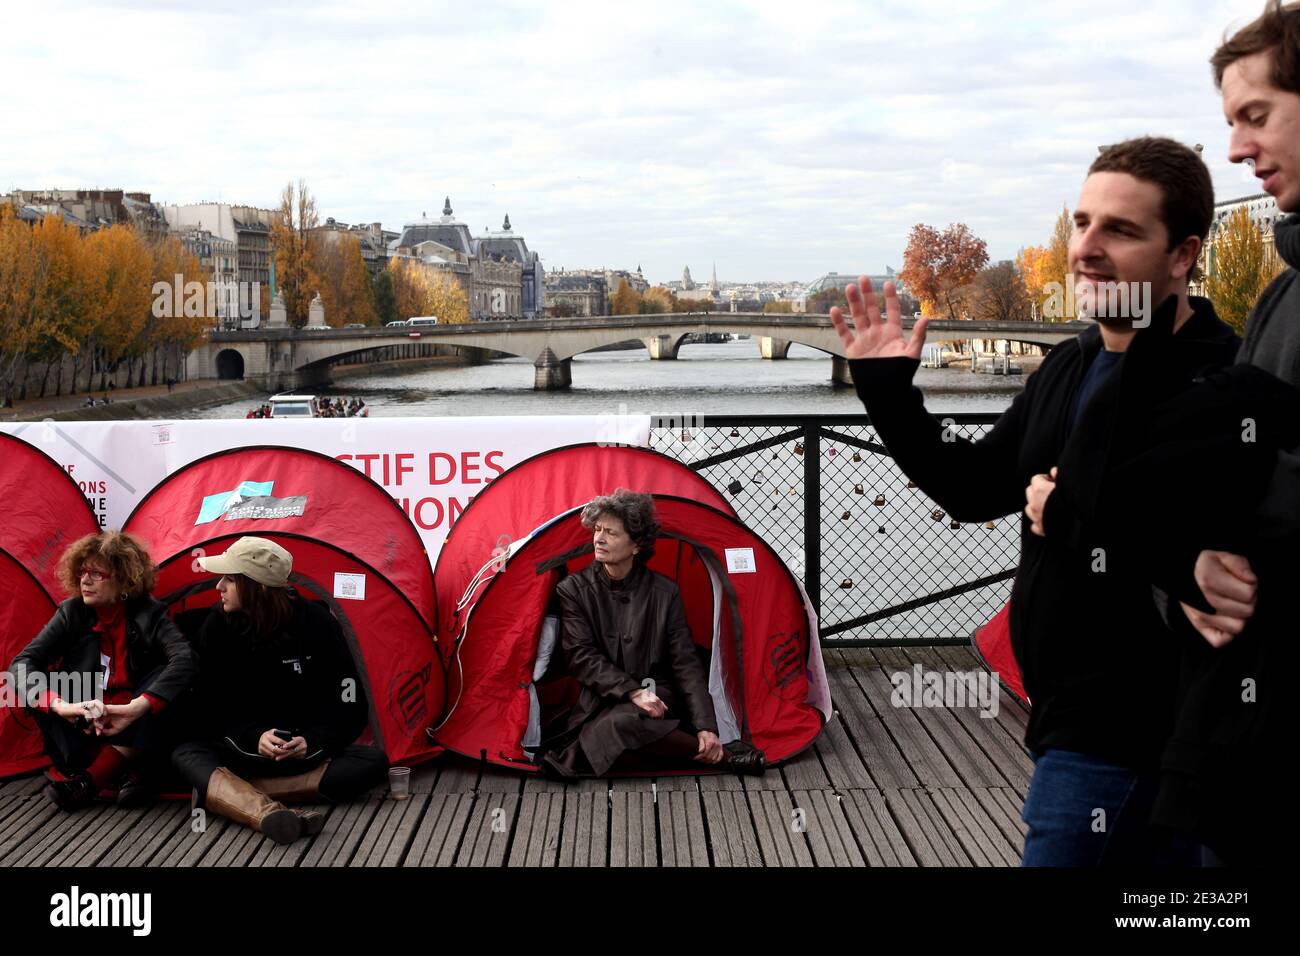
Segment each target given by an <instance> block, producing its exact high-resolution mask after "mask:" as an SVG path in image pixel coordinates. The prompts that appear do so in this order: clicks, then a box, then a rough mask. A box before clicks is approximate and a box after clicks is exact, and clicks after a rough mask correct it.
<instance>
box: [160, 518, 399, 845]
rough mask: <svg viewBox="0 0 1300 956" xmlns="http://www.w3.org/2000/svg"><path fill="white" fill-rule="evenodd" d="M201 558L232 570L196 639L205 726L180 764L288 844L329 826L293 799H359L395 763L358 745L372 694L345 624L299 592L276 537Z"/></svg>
mask: <svg viewBox="0 0 1300 956" xmlns="http://www.w3.org/2000/svg"><path fill="white" fill-rule="evenodd" d="M199 565H200V566H201V567H202V568H203V569H204V570H206V571H211V572H213V573H216V574H220V575H221V577H220V578H219V579H218V581H217V592H218V593H219V594H220V595H221V602H220V604H219V605H215V606H214V607H213V609H212V613H211V614H210V615H209V616H208V618H207V620H206V621H204V623H203V625H202V626H201V627H200V628H199V631H198V634H197V637H196V640H195V644H196V648H197V650H198V653H199V660H200V662H201V667H202V671H201V676H200V679H199V684H198V687H197V688H196V690H197V693H198V698H199V699H198V703H199V711H200V713H201V714H202V715H203V717H202V727H201V732H200V734H199V736H198V737H197V739H194V740H191V741H190V742H188V743H185V744H182V745H181V746H180V747H178V748H177V749H176V751H175V753H174V754H173V755H172V763H173V764H174V765H175V767H176V769H177V770H178V771H179V772H180V773H181V774H182V775H183V776H184V777H185V778H186V779H187V780H188V781H189V782H190V783H191V784H192V785H193V787H194V799H195V805H196V806H203V807H205V808H206V809H208V810H211V811H212V812H214V813H217V814H220V815H221V816H224V817H228V818H229V819H232V820H236V821H238V822H240V823H243V824H246V825H247V826H250V827H252V828H253V829H255V830H258V831H259V832H261V833H264V834H265V835H267V836H268V837H270V838H271V839H272V840H274V841H275V842H277V843H291V842H293V841H294V840H296V839H297V838H298V837H300V836H303V835H306V834H313V833H318V832H320V829H321V827H322V826H323V824H324V817H323V816H322V815H321V814H320V813H317V812H315V811H297V812H295V811H293V810H290V809H288V808H287V807H286V806H285V803H319V802H321V801H330V802H341V801H346V800H350V799H352V798H353V797H356V796H358V795H360V794H362V793H364V792H365V791H366V790H368V789H370V788H371V787H373V786H375V785H376V784H378V783H380V782H382V780H383V779H384V776H385V773H386V772H387V769H388V760H387V758H386V757H385V756H384V753H383V751H382V750H380V749H379V748H377V747H371V746H364V745H358V744H355V743H353V741H355V740H356V738H357V737H358V736H359V735H360V734H361V732H362V731H363V730H364V729H365V726H366V722H367V704H366V697H365V692H364V689H363V688H362V685H361V681H360V679H359V678H358V676H357V670H356V666H355V664H354V663H353V660H352V654H351V652H350V650H349V649H348V646H347V642H346V641H345V639H344V637H343V631H342V629H341V628H340V627H339V624H338V621H336V620H335V619H334V616H333V615H332V614H331V613H330V612H329V610H328V609H327V608H326V607H325V605H323V604H320V603H318V602H315V601H309V600H306V599H304V598H302V597H301V596H299V595H298V593H297V591H296V590H295V589H294V588H293V586H292V584H291V583H290V581H289V576H290V573H291V571H292V569H293V556H292V555H291V554H290V553H289V552H288V551H286V550H285V549H284V548H283V547H281V546H280V545H278V544H276V543H275V542H274V541H270V540H267V539H266V538H255V537H244V538H240V539H239V540H238V541H236V542H235V543H234V544H232V545H231V546H230V548H229V549H227V550H226V552H225V553H224V554H219V555H215V556H212V557H201V558H199Z"/></svg>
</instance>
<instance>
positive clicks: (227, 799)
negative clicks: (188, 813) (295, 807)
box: [204, 767, 303, 845]
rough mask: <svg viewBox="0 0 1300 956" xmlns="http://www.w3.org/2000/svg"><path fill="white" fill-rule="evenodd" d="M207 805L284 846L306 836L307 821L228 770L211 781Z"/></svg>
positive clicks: (221, 770)
mask: <svg viewBox="0 0 1300 956" xmlns="http://www.w3.org/2000/svg"><path fill="white" fill-rule="evenodd" d="M204 806H205V807H206V808H207V809H208V810H211V811H212V812H213V813H216V814H220V815H221V816H223V817H226V818H227V819H229V820H234V821H235V822H236V823H242V824H244V826H247V827H252V828H253V829H254V830H256V831H257V832H258V833H261V834H263V835H265V836H268V837H270V838H271V839H272V840H274V841H275V842H276V843H279V844H281V845H284V844H289V843H292V842H293V841H294V840H296V839H298V837H300V836H302V834H303V821H302V819H301V818H300V817H299V816H298V814H296V813H294V812H293V811H292V810H290V809H289V808H288V807H286V806H285V805H284V804H283V803H279V802H278V801H276V800H273V799H271V798H270V797H268V796H267V795H266V794H265V793H263V792H262V791H260V790H258V789H257V788H256V787H254V786H252V785H251V784H250V783H249V782H248V781H247V780H244V779H243V778H242V777H237V776H235V775H234V774H233V773H231V772H230V771H229V770H227V769H226V768H225V767H218V768H217V769H216V770H214V771H212V776H211V777H209V778H208V796H207V799H206V800H205V801H204Z"/></svg>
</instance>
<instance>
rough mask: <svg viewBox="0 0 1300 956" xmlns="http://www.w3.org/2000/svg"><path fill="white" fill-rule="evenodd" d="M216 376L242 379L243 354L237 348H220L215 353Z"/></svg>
mask: <svg viewBox="0 0 1300 956" xmlns="http://www.w3.org/2000/svg"><path fill="white" fill-rule="evenodd" d="M216 361H217V378H219V379H227V380H229V379H242V378H243V377H244V356H243V353H241V352H240V351H239V350H238V349H222V350H221V351H220V352H218V353H217V360H216Z"/></svg>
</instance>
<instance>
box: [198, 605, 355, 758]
mask: <svg viewBox="0 0 1300 956" xmlns="http://www.w3.org/2000/svg"><path fill="white" fill-rule="evenodd" d="M292 603H293V609H294V610H293V618H292V621H291V622H290V625H289V627H288V628H287V629H286V630H285V631H284V632H283V633H281V634H278V635H275V636H274V637H272V638H270V639H265V638H262V639H258V638H255V637H254V636H253V635H252V634H250V633H249V631H248V630H247V629H246V628H244V627H241V626H240V625H241V618H242V615H239V614H234V615H228V614H225V613H224V612H223V611H221V609H220V606H219V605H218V606H216V607H214V608H213V610H212V612H211V613H210V614H209V616H208V619H207V620H206V621H205V622H204V624H203V626H202V627H201V629H200V630H199V633H198V637H197V639H196V644H197V645H198V649H199V657H200V660H201V662H202V671H201V675H202V676H201V677H200V680H199V684H198V691H199V699H200V701H201V703H202V711H203V719H204V724H205V726H204V727H203V731H204V733H205V735H206V736H208V737H210V738H216V739H220V738H226V739H227V740H229V741H230V743H232V744H233V745H234V746H235V747H237V748H238V749H239V750H242V751H244V752H245V753H248V754H256V753H257V742H258V739H259V738H260V737H261V736H262V735H263V734H264V733H266V731H268V730H287V731H291V732H293V733H294V734H295V735H301V736H302V737H303V739H304V740H306V741H307V756H308V757H310V756H313V755H315V754H316V753H317V752H319V751H324V752H326V753H327V754H331V755H333V754H337V753H338V752H339V751H341V750H342V749H343V748H344V747H346V746H347V745H348V744H350V743H352V741H354V740H355V739H356V738H357V737H358V736H359V735H360V733H361V731H362V730H364V729H365V726H366V721H367V716H368V711H367V702H366V695H365V692H364V689H363V687H362V683H361V681H360V680H359V679H358V677H357V669H356V667H355V665H354V664H353V662H352V655H351V652H350V651H349V649H348V646H347V642H346V640H345V638H344V636H343V631H342V629H341V628H340V627H339V624H338V622H337V621H336V620H335V619H334V616H333V615H332V614H330V612H329V610H328V609H327V608H326V607H325V606H324V605H322V604H320V603H318V602H316V601H308V600H305V599H303V598H301V597H298V596H296V595H295V596H294V597H293V599H292ZM348 682H350V683H348Z"/></svg>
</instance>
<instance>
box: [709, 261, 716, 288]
mask: <svg viewBox="0 0 1300 956" xmlns="http://www.w3.org/2000/svg"><path fill="white" fill-rule="evenodd" d="M709 288H710V289H712V290H713V291H714V292H717V291H718V264H717V262H714V263H713V281H712V282H710V283H709Z"/></svg>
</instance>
